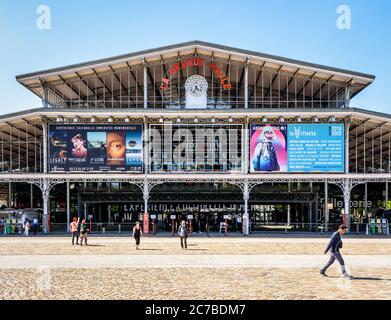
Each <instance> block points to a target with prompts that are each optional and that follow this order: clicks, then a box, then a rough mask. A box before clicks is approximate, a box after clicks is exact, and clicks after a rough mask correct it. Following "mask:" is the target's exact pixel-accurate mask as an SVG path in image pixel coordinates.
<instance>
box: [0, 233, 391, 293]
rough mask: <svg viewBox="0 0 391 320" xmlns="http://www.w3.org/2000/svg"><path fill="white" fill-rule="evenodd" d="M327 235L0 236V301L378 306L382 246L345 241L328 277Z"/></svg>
mask: <svg viewBox="0 0 391 320" xmlns="http://www.w3.org/2000/svg"><path fill="white" fill-rule="evenodd" d="M327 242H328V238H327V236H317V237H297V236H288V235H281V236H278V237H276V236H275V235H273V236H270V237H268V236H262V237H254V236H252V237H250V238H241V237H211V238H207V237H200V236H193V237H191V238H189V247H188V249H187V250H182V249H181V248H180V245H179V239H178V238H177V237H175V238H171V237H145V238H142V241H141V249H140V250H135V248H134V242H133V240H132V239H131V238H129V237H108V236H106V237H90V239H89V244H90V245H89V246H88V247H85V246H83V247H80V246H76V245H75V246H72V245H71V243H70V238H69V237H38V238H33V237H29V238H24V237H7V238H6V237H3V238H0V282H1V284H2V285H1V287H0V299H384V298H388V297H389V296H390V295H391V239H390V238H355V237H346V238H345V239H344V247H343V249H342V252H343V254H344V258H345V261H346V264H347V266H348V270H349V272H350V273H351V274H352V275H353V276H354V278H353V279H352V280H347V279H344V278H342V277H341V275H340V271H339V267H338V265H337V264H335V265H334V266H332V267H331V268H330V270H329V272H328V274H329V277H328V278H322V277H320V275H319V268H320V267H321V266H322V265H323V264H324V263H325V262H326V261H327V259H328V256H326V255H323V251H324V248H325V246H326V244H327Z"/></svg>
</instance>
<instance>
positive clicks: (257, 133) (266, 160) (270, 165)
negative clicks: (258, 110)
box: [250, 124, 288, 172]
mask: <svg viewBox="0 0 391 320" xmlns="http://www.w3.org/2000/svg"><path fill="white" fill-rule="evenodd" d="M287 169H288V155H287V125H285V124H284V125H275V124H262V125H258V124H253V125H251V127H250V172H287Z"/></svg>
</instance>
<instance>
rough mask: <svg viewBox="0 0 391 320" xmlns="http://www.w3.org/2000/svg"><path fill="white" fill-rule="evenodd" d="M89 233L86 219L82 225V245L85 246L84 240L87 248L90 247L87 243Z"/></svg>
mask: <svg viewBox="0 0 391 320" xmlns="http://www.w3.org/2000/svg"><path fill="white" fill-rule="evenodd" d="M88 231H90V230H89V229H88V227H87V222H86V219H83V220H82V222H81V225H80V245H81V246H82V245H83V240H84V243H85V245H86V246H88V243H87V237H88Z"/></svg>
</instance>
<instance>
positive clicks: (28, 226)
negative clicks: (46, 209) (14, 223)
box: [24, 218, 30, 237]
mask: <svg viewBox="0 0 391 320" xmlns="http://www.w3.org/2000/svg"><path fill="white" fill-rule="evenodd" d="M29 230H30V221H29V219H27V218H26V220H25V221H24V235H25V236H26V237H28V236H29Z"/></svg>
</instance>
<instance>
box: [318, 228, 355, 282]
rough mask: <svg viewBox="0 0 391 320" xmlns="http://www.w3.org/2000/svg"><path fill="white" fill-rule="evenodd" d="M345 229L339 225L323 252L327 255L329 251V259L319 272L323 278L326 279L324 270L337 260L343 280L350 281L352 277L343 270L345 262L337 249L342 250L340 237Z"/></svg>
mask: <svg viewBox="0 0 391 320" xmlns="http://www.w3.org/2000/svg"><path fill="white" fill-rule="evenodd" d="M346 229H347V227H346V226H345V225H343V224H341V225H340V226H339V228H338V230H337V231H336V232H334V233H333V235H332V237H331V239H330V241H329V244H328V245H327V248H326V250H325V252H324V254H327V252H328V251H329V250H330V259H329V261H328V262H327V263H326V265H325V266H324V267H323V268H322V270H320V274H321V275H322V276H324V277H327V275H326V270H327V269H328V267H330V266H331V265H332V264H333V263H334V261H335V260H337V261H338V262H339V264H340V266H341V271H342V275H343V276H344V278H349V279H351V278H352V277H351V276H350V275H349V274H348V273H347V272H346V268H345V262H344V260H343V258H342V255H341V253H340V252H339V249H340V248H342V235H344V234H345V233H346Z"/></svg>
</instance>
